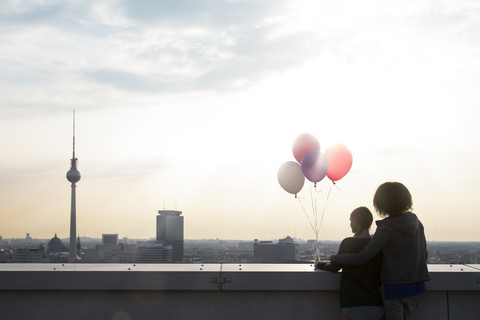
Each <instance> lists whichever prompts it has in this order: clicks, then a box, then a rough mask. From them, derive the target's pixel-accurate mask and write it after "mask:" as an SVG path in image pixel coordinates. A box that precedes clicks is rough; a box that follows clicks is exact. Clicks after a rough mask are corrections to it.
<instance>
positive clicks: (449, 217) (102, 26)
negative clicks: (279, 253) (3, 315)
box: [0, 0, 480, 241]
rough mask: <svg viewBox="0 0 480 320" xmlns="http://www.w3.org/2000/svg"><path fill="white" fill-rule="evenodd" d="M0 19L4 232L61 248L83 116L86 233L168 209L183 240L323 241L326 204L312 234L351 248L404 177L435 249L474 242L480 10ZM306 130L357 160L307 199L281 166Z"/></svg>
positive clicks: (84, 13) (79, 204)
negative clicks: (290, 185)
mask: <svg viewBox="0 0 480 320" xmlns="http://www.w3.org/2000/svg"><path fill="white" fill-rule="evenodd" d="M0 17H1V18H2V19H1V20H0V21H2V22H0V23H1V24H2V30H3V32H2V34H1V35H0V47H1V48H2V50H0V70H2V72H0V93H1V94H0V146H1V147H2V157H1V159H0V219H1V221H2V224H1V226H0V235H1V236H3V238H4V239H7V238H16V237H19V238H21V237H23V236H24V235H25V233H26V232H29V233H30V234H31V235H32V237H35V238H51V237H53V235H54V234H58V236H59V237H60V238H66V237H68V234H69V224H70V186H69V183H68V181H67V180H66V177H65V173H66V171H68V169H69V162H70V161H69V158H70V156H71V152H72V150H71V146H72V145H71V143H72V140H71V138H72V137H71V132H72V131H71V129H72V128H71V124H72V122H71V117H72V110H73V109H75V111H76V114H75V117H76V128H75V130H76V142H75V148H76V149H75V152H76V154H75V156H76V157H77V158H78V164H77V165H78V170H79V171H80V172H81V173H82V180H81V183H79V184H78V186H77V188H76V230H77V233H78V234H80V235H81V236H83V235H86V236H90V237H95V236H97V235H99V234H103V233H118V234H119V235H120V236H121V237H122V236H128V237H131V238H150V237H155V234H156V231H155V217H156V215H157V212H158V210H162V209H167V210H180V211H182V212H183V216H184V219H185V225H184V235H185V239H204V238H205V239H215V238H221V239H239V240H251V239H255V238H259V239H260V238H261V239H265V240H268V239H279V238H284V237H285V236H288V235H289V236H292V237H296V238H301V239H314V238H315V235H314V233H313V232H312V228H311V225H310V223H309V221H308V220H307V218H306V214H311V213H312V212H313V209H312V205H311V203H312V196H311V194H314V197H316V198H317V218H318V220H319V221H320V220H321V221H322V224H321V226H320V230H319V239H321V240H340V239H343V238H344V237H347V236H350V235H351V230H350V228H349V214H350V212H351V211H352V210H353V209H354V208H355V207H357V206H367V207H368V208H370V209H371V210H372V213H373V214H374V218H375V220H377V219H380V218H379V217H378V216H376V214H375V212H374V211H373V206H372V198H373V194H374V192H375V189H376V188H377V187H378V185H379V184H381V183H383V182H385V181H399V182H402V183H404V184H405V185H406V186H407V188H409V190H410V191H411V193H412V196H413V202H414V212H415V213H416V214H418V216H419V218H420V219H421V221H422V222H423V224H424V226H425V232H426V236H427V240H429V241H432V240H436V241H479V237H478V230H479V229H480V219H479V218H478V214H479V213H480V200H479V199H478V196H477V195H476V191H477V189H478V187H477V186H478V184H479V182H480V168H479V167H478V166H477V163H479V161H480V132H479V131H480V130H479V128H480V126H479V119H480V108H478V106H479V105H480V93H479V92H478V90H477V88H478V87H479V85H480V79H479V78H478V76H477V74H478V73H479V72H480V61H479V60H478V58H477V55H478V51H479V46H480V43H479V42H478V31H477V30H478V23H479V22H478V21H480V19H479V18H480V8H479V7H478V6H477V5H476V4H475V3H474V2H471V1H459V0H458V1H438V2H434V3H432V2H424V1H420V2H418V1H413V0H409V1H404V2H401V3H397V2H393V1H386V2H384V3H376V2H372V1H367V2H362V3H358V2H356V1H346V2H342V3H337V2H335V1H321V2H318V1H308V0H305V1H303V0H301V1H290V0H285V1H262V2H261V3H256V2H247V1H245V2H244V1H234V2H223V1H218V2H215V1H214V2H204V1H179V2H176V3H168V4H165V3H158V2H155V1H145V2H143V3H142V6H139V5H138V3H136V2H134V1H130V0H123V1H120V0H119V1H97V2H95V3H83V2H80V3H78V2H75V1H58V2H57V1H50V2H35V3H24V2H18V1H4V2H3V3H2V5H0ZM302 133H310V134H312V135H314V136H315V137H316V138H317V139H318V141H319V142H320V148H321V151H325V150H326V149H327V148H328V147H329V146H331V145H333V144H335V143H343V144H345V145H346V146H347V147H348V148H349V149H350V151H351V152H352V155H353V165H352V168H351V170H350V171H349V172H348V174H347V175H346V176H345V177H344V178H342V179H340V180H339V181H338V182H337V183H336V184H335V185H333V184H332V183H331V181H329V180H328V179H327V178H325V179H324V180H322V181H320V182H319V183H318V184H317V191H318V192H315V190H314V188H313V185H312V184H311V183H306V184H305V185H304V187H303V189H302V191H301V192H300V193H299V194H298V198H295V196H294V195H292V194H289V193H287V192H285V190H283V189H282V187H281V186H280V185H279V183H278V181H277V170H278V169H279V167H280V166H281V165H282V164H283V163H284V162H286V161H295V159H294V156H293V154H292V144H293V142H294V140H295V139H296V138H297V137H298V136H299V135H300V134H302ZM304 209H305V211H304ZM322 212H324V216H323V219H322ZM373 231H374V229H372V232H373Z"/></svg>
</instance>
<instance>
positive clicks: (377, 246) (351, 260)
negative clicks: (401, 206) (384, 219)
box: [335, 227, 388, 265]
mask: <svg viewBox="0 0 480 320" xmlns="http://www.w3.org/2000/svg"><path fill="white" fill-rule="evenodd" d="M387 240H388V228H385V227H379V228H377V231H376V232H375V234H374V235H373V237H372V239H371V240H370V242H369V243H368V244H367V245H366V246H365V248H363V249H362V250H361V251H360V252H358V253H343V254H338V255H337V256H336V259H335V262H336V263H338V264H346V265H358V264H364V263H366V262H368V261H369V260H370V259H372V258H373V257H374V256H375V255H376V254H377V253H379V252H380V251H382V249H383V248H384V247H385V245H386V243H387Z"/></svg>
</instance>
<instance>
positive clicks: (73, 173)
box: [67, 110, 80, 262]
mask: <svg viewBox="0 0 480 320" xmlns="http://www.w3.org/2000/svg"><path fill="white" fill-rule="evenodd" d="M70 161H71V164H70V170H68V172H67V180H68V181H70V182H71V183H72V198H71V209H70V247H69V248H70V261H71V262H74V261H77V211H76V210H77V206H76V193H75V189H76V183H77V182H78V181H80V171H78V170H77V161H78V159H77V158H75V110H73V156H72V159H71V160H70Z"/></svg>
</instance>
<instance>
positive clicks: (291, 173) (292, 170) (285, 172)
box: [277, 161, 305, 195]
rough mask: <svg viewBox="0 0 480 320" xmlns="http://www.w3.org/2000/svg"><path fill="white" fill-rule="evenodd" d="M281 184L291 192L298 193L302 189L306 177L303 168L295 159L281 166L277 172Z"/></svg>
mask: <svg viewBox="0 0 480 320" xmlns="http://www.w3.org/2000/svg"><path fill="white" fill-rule="evenodd" d="M277 179H278V183H280V186H281V187H282V188H283V189H284V190H285V191H287V192H288V193H291V194H295V195H296V194H297V193H299V192H300V190H302V188H303V184H304V183H305V177H304V176H303V173H302V168H301V167H300V165H299V164H298V163H296V162H295V161H287V162H285V163H284V164H282V165H281V166H280V168H279V169H278V173H277Z"/></svg>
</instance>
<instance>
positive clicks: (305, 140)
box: [292, 133, 320, 163]
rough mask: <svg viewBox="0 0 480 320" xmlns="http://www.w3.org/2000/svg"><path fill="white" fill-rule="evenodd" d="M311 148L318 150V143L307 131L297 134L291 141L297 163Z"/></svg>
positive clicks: (300, 161)
mask: <svg viewBox="0 0 480 320" xmlns="http://www.w3.org/2000/svg"><path fill="white" fill-rule="evenodd" d="M312 150H319V151H320V143H319V142H318V140H317V138H315V137H314V136H312V135H311V134H309V133H303V134H301V135H299V136H298V137H297V138H296V139H295V141H294V142H293V147H292V152H293V156H294V157H295V160H297V162H298V163H302V159H303V157H304V156H305V155H306V154H307V152H309V151H312Z"/></svg>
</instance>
